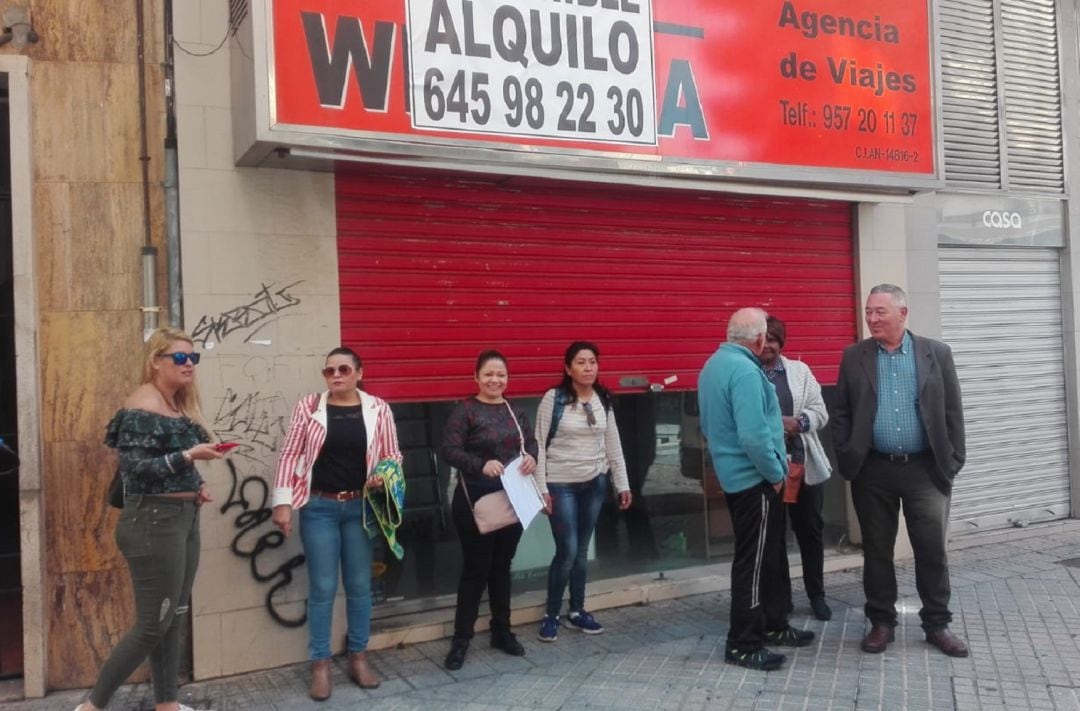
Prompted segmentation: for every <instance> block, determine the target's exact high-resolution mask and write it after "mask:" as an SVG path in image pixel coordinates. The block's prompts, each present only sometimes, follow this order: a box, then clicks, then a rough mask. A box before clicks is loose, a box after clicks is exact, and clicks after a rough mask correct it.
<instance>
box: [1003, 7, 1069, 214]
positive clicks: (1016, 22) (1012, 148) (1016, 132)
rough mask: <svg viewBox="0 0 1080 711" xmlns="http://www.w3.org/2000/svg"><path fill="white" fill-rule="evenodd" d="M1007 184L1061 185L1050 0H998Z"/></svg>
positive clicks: (1058, 101)
mask: <svg viewBox="0 0 1080 711" xmlns="http://www.w3.org/2000/svg"><path fill="white" fill-rule="evenodd" d="M1001 37H1002V57H1003V59H1004V74H1003V76H1004V81H1003V82H1002V83H1003V85H1004V91H1005V136H1006V143H1007V151H1006V153H1007V155H1008V161H1009V163H1008V174H1009V181H1008V182H1009V187H1010V188H1014V189H1020V190H1035V191H1041V192H1047V191H1049V192H1054V193H1060V192H1062V191H1063V190H1064V189H1065V167H1064V155H1063V151H1062V137H1061V80H1060V78H1059V76H1058V42H1057V23H1056V20H1055V15H1054V0H1001Z"/></svg>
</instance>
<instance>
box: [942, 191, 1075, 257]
mask: <svg viewBox="0 0 1080 711" xmlns="http://www.w3.org/2000/svg"><path fill="white" fill-rule="evenodd" d="M936 199H937V214H938V243H939V244H950V245H969V246H970V245H1015V246H1027V247H1063V246H1064V245H1065V208H1064V203H1063V202H1062V201H1061V200H1051V199H1044V198H1018V197H1006V196H1003V195H1001V196H981V195H945V194H941V193H938V195H937V198H936Z"/></svg>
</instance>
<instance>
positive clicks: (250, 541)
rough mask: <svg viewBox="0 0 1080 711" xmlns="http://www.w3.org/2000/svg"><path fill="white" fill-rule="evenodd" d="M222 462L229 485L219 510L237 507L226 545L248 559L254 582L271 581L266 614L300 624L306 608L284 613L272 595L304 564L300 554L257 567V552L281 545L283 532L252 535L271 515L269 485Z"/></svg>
mask: <svg viewBox="0 0 1080 711" xmlns="http://www.w3.org/2000/svg"><path fill="white" fill-rule="evenodd" d="M225 465H226V466H227V467H228V468H229V476H230V477H231V478H232V487H231V488H230V490H229V498H228V499H227V500H226V501H225V503H224V504H222V506H221V513H222V514H225V513H228V512H229V511H230V510H232V509H234V508H236V509H240V513H238V514H237V516H236V520H235V521H234V522H233V526H234V527H235V528H236V529H237V532H236V536H235V537H234V538H233V541H232V544H231V545H230V548H231V550H232V552H233V553H234V554H236V555H237V556H238V557H240V558H247V559H248V561H249V563H250V566H251V577H252V578H254V580H255V582H257V583H270V584H271V585H270V589H269V590H268V591H267V593H266V611H267V612H269V613H270V617H272V618H273V619H274V621H275V622H277V623H278V624H279V625H282V626H284V627H300V626H302V625H303V624H304V623H305V622H307V612H304V613H303V614H302V615H301V616H300V617H293V618H290V617H285V616H284V615H282V614H281V612H279V611H278V609H277V602H276V601H275V595H276V594H277V593H278V592H280V591H281V590H284V589H285V588H287V587H288V586H289V585H291V584H292V582H293V571H294V570H296V569H297V568H299V567H301V566H303V565H304V561H305V559H304V555H303V554H302V553H299V554H297V555H294V556H293V557H291V558H289V559H288V560H286V561H285V562H283V563H281V564H280V565H278V566H277V567H276V568H274V569H273V570H270V571H268V572H262V571H260V570H259V556H261V555H263V554H264V553H266V552H267V551H272V550H275V549H277V548H281V546H283V545H285V536H284V534H282V533H281V531H278V530H277V529H272V530H268V531H265V532H264V533H262V534H261V535H256V529H258V528H259V527H260V526H262V525H263V524H264V523H266V522H267V521H269V520H270V517H271V516H272V515H273V509H272V508H271V507H270V505H269V499H270V487H269V485H267V483H266V480H265V479H263V478H262V477H259V476H249V477H246V478H244V479H241V478H240V475H239V474H238V473H237V472H236V466H235V465H234V464H233V463H232V462H230V461H228V460H226V462H225Z"/></svg>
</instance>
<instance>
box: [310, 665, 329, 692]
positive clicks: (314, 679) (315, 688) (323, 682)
mask: <svg viewBox="0 0 1080 711" xmlns="http://www.w3.org/2000/svg"><path fill="white" fill-rule="evenodd" d="M330 663H331V662H330V660H329V659H320V660H319V661H317V662H312V663H311V691H310V692H308V693H309V695H310V696H311V698H313V699H315V700H316V701H326V700H327V699H329V698H330Z"/></svg>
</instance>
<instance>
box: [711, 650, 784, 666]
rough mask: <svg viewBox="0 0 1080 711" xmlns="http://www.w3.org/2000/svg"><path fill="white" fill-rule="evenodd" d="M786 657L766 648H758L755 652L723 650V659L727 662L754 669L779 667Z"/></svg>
mask: <svg viewBox="0 0 1080 711" xmlns="http://www.w3.org/2000/svg"><path fill="white" fill-rule="evenodd" d="M786 659H787V657H785V656H784V655H783V654H777V653H776V652H770V651H769V650H767V649H764V648H762V649H759V650H757V651H756V652H740V651H737V650H734V649H729V650H727V651H726V652H724V661H725V662H727V663H728V664H735V665H736V666H740V667H746V668H747V669H756V670H758V671H773V670H775V669H779V668H780V667H781V666H782V665H783V663H784V661H785V660H786Z"/></svg>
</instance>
